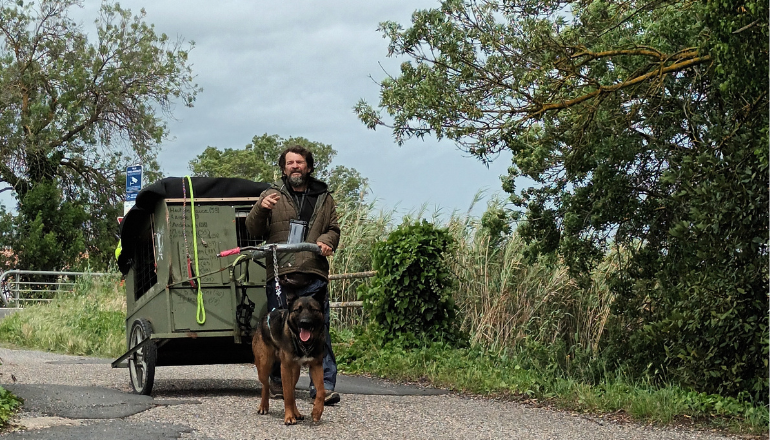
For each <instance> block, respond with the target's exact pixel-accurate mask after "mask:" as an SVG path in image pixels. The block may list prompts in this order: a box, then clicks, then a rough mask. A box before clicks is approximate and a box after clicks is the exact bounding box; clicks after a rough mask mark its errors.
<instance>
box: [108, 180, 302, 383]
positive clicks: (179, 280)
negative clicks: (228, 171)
mask: <svg viewBox="0 0 770 440" xmlns="http://www.w3.org/2000/svg"><path fill="white" fill-rule="evenodd" d="M267 187H268V184H265V183H259V182H252V181H248V180H245V179H234V178H196V177H193V178H189V177H185V178H177V177H171V178H166V179H163V180H161V181H159V182H156V183H154V184H152V185H150V186H148V187H146V188H145V189H143V190H142V191H141V192H139V194H138V195H137V197H136V202H135V205H134V206H133V207H132V208H131V210H130V211H129V212H128V213H127V214H126V216H125V218H124V219H123V221H122V224H121V248H122V250H121V252H120V255H119V257H118V266H119V268H120V270H121V272H122V273H123V274H124V275H125V287H126V342H127V347H128V351H127V352H126V353H125V354H123V355H122V356H120V357H119V358H118V359H116V360H115V361H114V362H113V363H112V366H113V367H124V368H125V367H127V368H128V369H129V373H130V379H131V385H132V387H133V389H134V391H135V392H137V393H139V394H145V395H149V394H150V393H151V392H152V387H153V381H154V377H155V367H157V366H167V365H205V364H227V363H250V362H253V355H252V351H251V334H252V331H253V330H252V329H254V328H256V326H257V323H258V320H259V319H260V318H261V317H262V316H263V315H264V314H265V313H266V312H267V310H266V309H267V301H266V297H265V268H264V264H263V263H262V262H261V261H260V257H264V256H265V255H266V254H267V252H266V251H265V249H266V248H265V247H262V248H255V246H258V245H259V244H260V243H261V242H262V240H261V237H251V236H249V234H248V232H247V230H246V225H245V220H246V215H247V214H248V212H249V211H250V210H251V207H252V206H253V204H254V202H255V200H256V199H257V198H258V196H259V194H260V193H261V192H262V191H263V190H265V189H266V188H267ZM309 246H312V247H315V248H317V246H315V245H312V244H311V245H309ZM234 248H236V249H237V248H240V249H252V250H253V249H257V251H255V252H249V253H248V254H246V253H240V252H232V251H231V250H232V249H234ZM260 249H261V250H260ZM271 249H273V248H271ZM298 250H308V249H295V250H293V251H298ZM227 251H230V252H227ZM289 251H292V250H289ZM223 254H224V255H223Z"/></svg>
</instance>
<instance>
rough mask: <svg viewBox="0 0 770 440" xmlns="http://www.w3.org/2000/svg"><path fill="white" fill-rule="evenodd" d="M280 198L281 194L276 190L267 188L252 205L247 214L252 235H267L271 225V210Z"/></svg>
mask: <svg viewBox="0 0 770 440" xmlns="http://www.w3.org/2000/svg"><path fill="white" fill-rule="evenodd" d="M279 198H280V194H279V193H278V192H276V191H275V190H270V189H267V190H265V191H263V192H262V194H261V195H260V197H259V199H257V201H256V203H254V206H252V208H251V211H249V215H247V216H246V229H247V230H248V231H249V234H250V235H251V236H252V237H262V236H265V235H267V233H268V231H269V229H270V225H269V221H270V212H271V211H272V209H273V207H274V206H275V204H276V202H277V201H278V199H279Z"/></svg>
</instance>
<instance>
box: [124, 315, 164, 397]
mask: <svg viewBox="0 0 770 440" xmlns="http://www.w3.org/2000/svg"><path fill="white" fill-rule="evenodd" d="M150 335H152V325H150V322H149V321H147V320H146V319H137V320H136V321H134V324H133V325H132V326H131V338H130V339H129V341H128V349H129V350H131V349H132V348H134V347H136V346H137V345H139V344H140V343H141V342H142V341H144V340H145V339H147V338H149V337H150ZM157 360H158V346H157V345H155V341H152V340H151V341H147V343H146V344H144V346H143V347H142V348H140V349H139V350H137V351H136V352H134V353H133V354H132V355H131V356H130V357H129V358H128V372H129V374H130V375H131V386H132V387H133V388H134V392H135V393H137V394H143V395H145V396H149V395H150V393H151V392H152V385H153V381H154V380H155V362H156V361H157Z"/></svg>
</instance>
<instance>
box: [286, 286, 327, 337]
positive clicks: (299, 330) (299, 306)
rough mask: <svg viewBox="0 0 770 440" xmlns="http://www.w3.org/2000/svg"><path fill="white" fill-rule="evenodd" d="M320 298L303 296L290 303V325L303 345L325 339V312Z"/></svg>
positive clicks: (317, 295) (317, 296)
mask: <svg viewBox="0 0 770 440" xmlns="http://www.w3.org/2000/svg"><path fill="white" fill-rule="evenodd" d="M320 296H322V295H319V294H316V295H314V296H303V297H299V298H296V299H293V300H290V301H289V325H290V326H291V327H292V330H294V332H296V334H297V335H299V339H300V341H302V342H303V343H309V342H310V341H311V340H313V339H314V338H318V337H319V336H320V337H323V328H324V312H323V306H322V304H323V299H322V298H319V297H320Z"/></svg>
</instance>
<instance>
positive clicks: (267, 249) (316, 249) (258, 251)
mask: <svg viewBox="0 0 770 440" xmlns="http://www.w3.org/2000/svg"><path fill="white" fill-rule="evenodd" d="M274 248H275V250H276V251H277V252H278V253H295V252H313V253H316V254H320V253H321V247H320V246H318V245H317V244H315V243H292V244H265V245H262V246H244V247H237V248H235V249H228V250H226V251H222V252H220V253H218V254H217V257H220V258H221V257H227V256H228V255H234V254H241V253H247V252H248V253H250V255H249V256H250V257H251V259H252V260H256V259H258V258H264V257H266V256H267V255H270V254H272V253H273V249H274Z"/></svg>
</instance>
